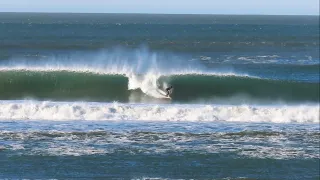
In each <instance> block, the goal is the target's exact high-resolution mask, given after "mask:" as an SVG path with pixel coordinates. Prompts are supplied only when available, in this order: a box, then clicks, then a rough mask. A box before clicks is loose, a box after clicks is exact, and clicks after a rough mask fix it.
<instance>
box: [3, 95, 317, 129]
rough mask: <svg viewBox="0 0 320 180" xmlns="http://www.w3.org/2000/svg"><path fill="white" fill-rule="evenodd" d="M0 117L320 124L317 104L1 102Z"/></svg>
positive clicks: (9, 118)
mask: <svg viewBox="0 0 320 180" xmlns="http://www.w3.org/2000/svg"><path fill="white" fill-rule="evenodd" d="M0 120H3V121H7V120H59V121H65V120H138V121H140V120H141V121H145V120H146V121H236V122H272V123H319V105H298V106H293V105H292V106H248V105H242V106H230V105H229V106H219V105H190V104H189V105H181V104H180V105H153V104H149V105H145V104H120V103H94V102H91V103H90V102H48V101H26V100H22V101H0Z"/></svg>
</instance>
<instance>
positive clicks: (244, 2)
mask: <svg viewBox="0 0 320 180" xmlns="http://www.w3.org/2000/svg"><path fill="white" fill-rule="evenodd" d="M0 12H74V13H76V12H79V13H81V12H82V13H156V14H271V15H319V0H0Z"/></svg>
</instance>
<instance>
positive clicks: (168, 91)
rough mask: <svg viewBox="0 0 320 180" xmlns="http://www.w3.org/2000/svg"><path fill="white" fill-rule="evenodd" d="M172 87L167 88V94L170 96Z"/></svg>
mask: <svg viewBox="0 0 320 180" xmlns="http://www.w3.org/2000/svg"><path fill="white" fill-rule="evenodd" d="M172 88H173V87H172V86H170V87H168V88H166V91H167V94H166V96H169V95H170V94H171V93H172Z"/></svg>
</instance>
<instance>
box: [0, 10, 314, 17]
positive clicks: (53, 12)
mask: <svg viewBox="0 0 320 180" xmlns="http://www.w3.org/2000/svg"><path fill="white" fill-rule="evenodd" d="M0 13H34V14H37V13H38V14H40V13H42V14H138V15H222V16H226V15H238V16H320V14H242V13H239V14H221V13H217V14H207V13H201V14H199V13H144V12H143V13H139V12H119V13H118V12H56V11H52V12H41V11H34V12H32V11H16V12H15V11H0Z"/></svg>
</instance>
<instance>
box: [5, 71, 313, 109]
mask: <svg viewBox="0 0 320 180" xmlns="http://www.w3.org/2000/svg"><path fill="white" fill-rule="evenodd" d="M0 79H1V80H0V81H1V87H0V98H1V99H21V98H22V99H23V98H35V99H51V100H88V101H120V102H148V101H150V102H156V100H159V98H161V97H163V96H162V95H161V94H160V93H159V92H158V91H157V89H158V86H159V85H160V88H162V87H165V86H167V84H170V85H173V87H174V93H173V94H172V101H174V102H197V101H199V102H207V103H210V102H215V103H222V104H224V101H228V103H251V102H252V103H253V102H255V101H258V100H260V102H261V103H262V102H268V103H272V102H282V101H283V102H318V100H319V94H318V93H317V92H319V84H317V83H307V82H291V81H280V80H268V79H259V78H252V77H241V76H234V75H232V76H218V75H198V74H181V75H169V76H156V75H128V76H127V75H109V74H107V75H99V74H92V73H79V72H66V71H57V72H35V71H5V72H0Z"/></svg>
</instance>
